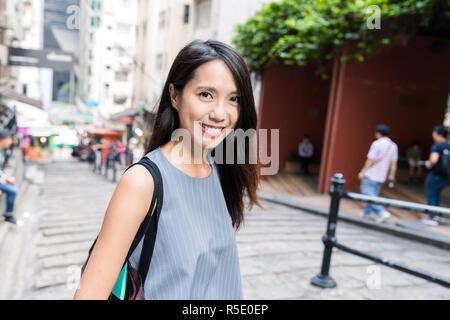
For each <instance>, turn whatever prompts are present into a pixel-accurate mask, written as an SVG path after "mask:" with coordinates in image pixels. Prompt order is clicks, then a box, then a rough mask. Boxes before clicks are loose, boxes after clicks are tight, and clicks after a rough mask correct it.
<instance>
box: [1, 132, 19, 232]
mask: <svg viewBox="0 0 450 320" xmlns="http://www.w3.org/2000/svg"><path fill="white" fill-rule="evenodd" d="M11 144H12V133H11V131H9V130H7V129H4V130H1V131H0V148H1V149H9V148H10V147H11ZM0 191H1V192H3V193H5V194H6V211H5V212H4V213H3V217H4V218H5V221H6V222H9V223H12V224H16V219H15V218H14V216H13V214H14V201H15V200H16V195H17V186H16V178H15V177H8V176H7V175H6V174H5V173H4V172H3V171H2V170H0Z"/></svg>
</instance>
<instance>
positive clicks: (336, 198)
mask: <svg viewBox="0 0 450 320" xmlns="http://www.w3.org/2000/svg"><path fill="white" fill-rule="evenodd" d="M331 182H332V185H331V187H330V196H331V202H330V211H329V215H328V223H327V230H326V233H325V234H324V235H323V237H322V241H323V243H324V245H325V248H324V252H323V259H322V268H321V271H320V273H319V274H318V275H316V276H315V277H314V278H313V279H312V280H311V284H313V285H315V286H318V287H321V288H334V287H336V281H335V280H334V279H333V278H331V277H330V275H329V273H330V263H331V254H332V251H333V247H335V248H337V249H340V250H342V251H345V252H348V253H351V254H354V255H357V256H359V257H362V258H365V259H368V260H371V261H374V262H377V263H380V264H382V265H385V266H388V267H391V268H393V269H396V270H399V271H402V272H405V273H408V274H411V275H413V276H416V277H419V278H422V279H425V280H428V281H431V282H434V283H437V284H439V285H442V286H444V287H446V288H450V279H448V278H444V277H441V276H438V275H435V274H431V273H429V272H426V271H423V270H419V269H415V268H412V267H409V266H406V265H403V264H400V263H396V262H393V261H389V260H387V259H383V258H380V257H377V256H374V255H371V254H368V253H366V252H363V251H360V250H356V249H353V248H350V247H348V246H346V245H344V244H342V243H340V242H338V240H337V239H336V227H337V219H338V214H339V204H340V201H341V199H342V198H346V199H350V200H353V201H359V202H366V203H372V204H379V205H384V206H389V207H395V208H399V209H404V210H409V211H413V212H421V213H428V214H431V215H437V216H445V217H450V209H447V208H442V207H436V206H429V205H423V204H418V203H413V202H407V201H400V200H392V199H387V198H381V197H374V196H366V195H362V194H358V193H352V192H345V191H344V188H343V186H344V184H345V182H346V181H345V179H344V176H343V175H342V174H340V173H337V174H335V175H334V177H333V178H332V179H331Z"/></svg>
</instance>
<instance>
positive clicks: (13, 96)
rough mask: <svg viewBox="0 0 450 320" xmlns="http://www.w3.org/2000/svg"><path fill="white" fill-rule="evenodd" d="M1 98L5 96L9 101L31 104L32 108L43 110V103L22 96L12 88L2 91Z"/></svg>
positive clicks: (0, 92) (0, 91)
mask: <svg viewBox="0 0 450 320" xmlns="http://www.w3.org/2000/svg"><path fill="white" fill-rule="evenodd" d="M0 96H4V97H5V98H8V99H13V100H17V101H20V102H23V103H26V104H29V105H30V106H33V107H37V108H41V109H42V101H40V100H36V99H33V98H30V97H27V96H26V95H23V94H20V93H18V92H16V91H14V90H13V89H10V88H5V89H1V90H0Z"/></svg>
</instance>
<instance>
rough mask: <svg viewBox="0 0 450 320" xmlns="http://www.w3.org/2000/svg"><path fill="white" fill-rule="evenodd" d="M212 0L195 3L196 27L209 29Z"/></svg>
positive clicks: (198, 0)
mask: <svg viewBox="0 0 450 320" xmlns="http://www.w3.org/2000/svg"><path fill="white" fill-rule="evenodd" d="M210 18H211V0H196V1H195V26H196V27H199V28H207V27H209V25H210Z"/></svg>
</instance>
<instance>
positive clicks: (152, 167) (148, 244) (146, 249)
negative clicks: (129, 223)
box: [89, 157, 164, 284]
mask: <svg viewBox="0 0 450 320" xmlns="http://www.w3.org/2000/svg"><path fill="white" fill-rule="evenodd" d="M137 164H140V165H143V166H144V167H145V168H147V170H148V171H149V172H150V174H151V175H152V177H153V181H154V191H153V197H152V201H151V204H150V208H149V210H148V212H147V215H146V216H145V218H144V220H143V221H142V223H141V225H140V226H139V229H138V231H137V232H136V236H135V237H134V239H133V242H132V243H131V246H130V250H128V254H127V257H126V259H125V261H124V264H123V265H124V266H125V264H126V263H127V262H128V259H129V258H130V257H131V255H132V254H133V252H134V250H135V249H136V247H137V246H138V244H139V242H141V240H142V238H143V237H144V236H145V238H144V243H143V245H142V251H141V257H140V259H139V270H138V271H139V273H140V275H141V279H142V284H144V282H145V279H146V277H147V273H148V269H149V267H150V260H151V258H152V254H153V249H154V246H155V241H156V232H157V229H158V220H159V216H160V214H161V209H162V204H163V196H164V192H163V182H162V177H161V173H160V171H159V169H158V166H157V165H156V164H155V163H154V162H153V161H152V160H150V159H149V158H148V157H143V158H142V159H141V160H139V161H138V162H136V163H133V164H132V165H130V166H129V167H128V168H127V169H126V170H125V171H127V170H128V169H130V168H131V167H133V166H135V165H137ZM155 202H156V208H155V211H154V212H153V208H154V206H155ZM152 212H153V215H152ZM97 239H98V236H97V238H96V239H95V240H94V243H93V244H92V246H91V248H90V249H89V256H90V255H91V252H92V250H93V248H94V246H95V243H96V242H97Z"/></svg>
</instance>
